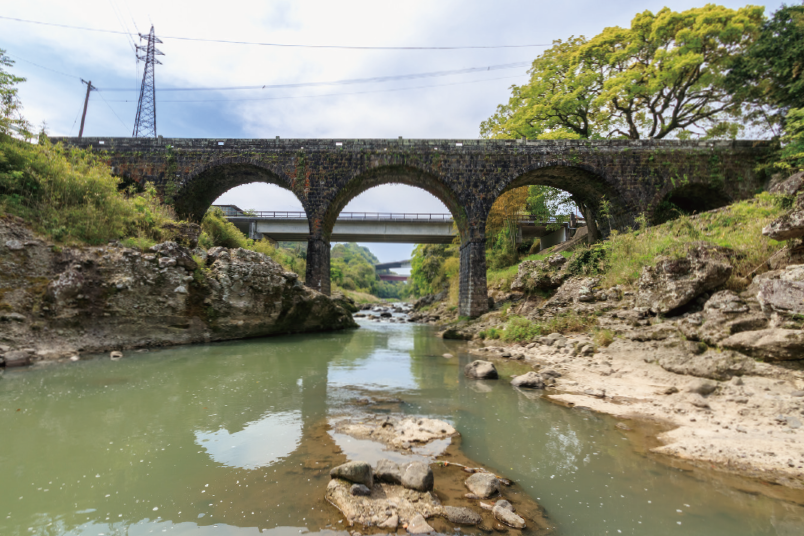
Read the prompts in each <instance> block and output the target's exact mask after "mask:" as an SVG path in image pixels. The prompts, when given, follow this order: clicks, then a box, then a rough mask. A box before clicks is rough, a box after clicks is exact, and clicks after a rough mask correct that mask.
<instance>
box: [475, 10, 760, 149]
mask: <svg viewBox="0 0 804 536" xmlns="http://www.w3.org/2000/svg"><path fill="white" fill-rule="evenodd" d="M762 21H763V8H761V7H756V6H746V7H744V8H740V9H737V10H732V9H727V8H725V7H722V6H715V5H711V4H710V5H706V6H704V7H701V8H694V9H690V10H687V11H683V12H681V13H677V12H674V11H671V10H670V9H668V8H664V9H662V10H661V11H659V12H658V13H656V14H653V13H651V12H650V11H644V12H643V13H640V14H637V15H636V16H635V17H634V19H633V20H632V22H631V27H630V28H620V27H611V28H606V29H605V30H604V31H603V32H602V33H601V34H599V35H597V36H596V37H594V38H592V39H589V40H586V39H585V38H584V37H578V38H572V39H570V40H568V41H566V42H562V41H556V42H555V44H554V46H553V47H552V48H550V49H548V50H547V51H545V52H544V53H543V54H542V55H541V56H540V57H538V58H537V59H536V60H535V61H534V62H533V66H532V68H531V70H530V71H529V72H530V75H531V80H530V82H529V83H528V84H526V85H524V86H513V87H512V97H511V99H510V100H509V102H508V104H507V105H501V106H499V107H498V108H497V113H496V114H495V115H494V116H492V117H491V118H490V119H488V120H487V121H485V122H483V124H481V133H482V135H484V136H486V137H495V138H511V137H520V136H526V137H529V138H530V137H535V136H534V135H539V134H543V133H550V132H552V131H555V130H558V129H563V130H566V131H569V132H573V133H575V134H577V135H578V136H580V137H583V138H594V137H625V138H629V139H639V138H645V137H647V138H657V139H660V138H664V137H667V136H670V135H672V136H676V137H679V138H686V137H689V136H690V135H692V134H699V135H702V136H705V137H733V136H736V134H737V133H738V132H739V130H740V129H741V128H743V124H742V123H743V122H742V117H743V115H744V112H745V108H744V106H743V103H742V102H741V101H740V100H739V99H735V98H733V97H732V95H731V93H730V92H729V91H728V89H727V87H726V83H725V80H726V76H727V74H728V72H729V69H730V68H731V67H732V65H733V63H734V61H735V58H736V57H737V56H739V55H740V54H742V53H744V52H745V50H746V49H747V48H748V47H749V46H750V45H751V43H752V42H753V41H754V40H755V38H756V36H757V35H758V33H759V28H760V26H761V24H762Z"/></svg>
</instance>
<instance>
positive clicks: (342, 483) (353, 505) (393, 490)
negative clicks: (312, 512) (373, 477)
mask: <svg viewBox="0 0 804 536" xmlns="http://www.w3.org/2000/svg"><path fill="white" fill-rule="evenodd" d="M351 489H352V483H351V482H349V481H347V480H342V479H340V478H333V479H332V480H330V481H329V484H327V489H326V492H325V494H324V497H325V499H326V500H327V501H329V502H330V503H331V504H332V505H333V506H335V507H336V508H337V509H338V510H340V511H341V513H342V514H343V515H344V517H346V520H347V521H348V522H349V523H359V524H361V525H364V526H374V525H376V526H380V527H381V528H394V527H395V526H397V524H399V523H410V521H411V520H413V519H414V518H415V517H416V516H417V515H421V516H422V517H424V518H425V519H428V518H431V517H434V516H438V515H443V513H444V512H443V506H441V503H440V502H439V500H438V498H436V496H435V495H433V493H432V492H429V491H427V492H419V491H415V490H411V489H406V488H403V487H402V486H396V485H392V484H386V483H382V482H378V483H377V484H375V486H374V488H373V493H372V494H371V495H369V496H363V495H352V493H351ZM425 532H429V531H425Z"/></svg>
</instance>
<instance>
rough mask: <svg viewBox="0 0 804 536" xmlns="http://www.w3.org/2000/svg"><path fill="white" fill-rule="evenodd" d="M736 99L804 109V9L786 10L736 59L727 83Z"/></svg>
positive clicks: (771, 20)
mask: <svg viewBox="0 0 804 536" xmlns="http://www.w3.org/2000/svg"><path fill="white" fill-rule="evenodd" d="M726 82H727V86H728V88H729V89H730V90H731V91H732V92H733V93H735V94H736V95H737V96H738V97H740V98H742V99H745V100H753V101H756V102H759V103H768V104H770V105H771V106H774V107H776V108H779V109H781V111H782V112H784V111H786V110H788V109H790V108H804V5H794V6H785V5H782V7H781V8H780V9H778V10H777V11H775V12H774V13H773V15H771V18H770V19H769V20H767V21H765V23H764V24H763V25H762V28H761V30H760V32H759V36H758V37H757V39H756V41H754V42H753V43H752V44H751V45H750V46H749V47H748V49H747V50H746V51H745V53H744V54H742V55H740V56H738V57H736V58H735V62H734V65H733V67H732V69H731V72H730V73H729V75H728V76H727V79H726Z"/></svg>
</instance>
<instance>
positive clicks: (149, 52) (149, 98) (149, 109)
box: [132, 25, 164, 138]
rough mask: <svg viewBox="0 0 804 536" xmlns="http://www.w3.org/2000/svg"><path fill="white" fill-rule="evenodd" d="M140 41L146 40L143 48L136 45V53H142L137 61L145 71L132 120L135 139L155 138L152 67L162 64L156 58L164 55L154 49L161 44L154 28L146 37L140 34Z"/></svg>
mask: <svg viewBox="0 0 804 536" xmlns="http://www.w3.org/2000/svg"><path fill="white" fill-rule="evenodd" d="M140 39H147V40H148V44H147V45H145V46H141V45H137V51H138V52H144V53H145V55H144V56H140V55H139V54H138V55H137V59H138V60H142V61H144V62H145V70H144V71H143V73H142V86H141V87H140V100H139V103H138V104H137V118H136V119H135V120H134V132H133V134H132V136H133V137H135V138H155V137H156V93H155V90H154V65H156V64H157V63H158V64H159V65H162V62H160V61H159V60H157V59H156V56H164V54H163V53H162V52H160V51H158V50H157V49H156V44H157V43H161V42H162V41H160V40H159V39H158V38H157V37H156V35H154V27H153V25H152V26H151V31H150V32H149V33H148V35H142V34H140Z"/></svg>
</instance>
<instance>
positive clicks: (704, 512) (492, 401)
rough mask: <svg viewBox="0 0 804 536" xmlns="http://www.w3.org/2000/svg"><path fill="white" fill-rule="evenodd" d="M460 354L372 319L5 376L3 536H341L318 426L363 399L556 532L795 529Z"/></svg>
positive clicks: (327, 442)
mask: <svg viewBox="0 0 804 536" xmlns="http://www.w3.org/2000/svg"><path fill="white" fill-rule="evenodd" d="M462 348H463V347H462V346H461V344H460V343H452V342H451V341H443V340H441V339H439V338H437V337H435V334H434V331H433V330H432V328H429V327H427V326H418V325H412V324H385V323H383V324H379V323H372V322H367V323H364V324H362V327H361V329H359V330H352V331H348V332H341V333H327V334H315V335H299V336H287V337H275V338H267V339H259V340H250V341H241V342H232V343H222V344H211V345H201V346H187V347H179V348H171V349H165V350H159V351H153V352H149V353H132V352H129V353H127V355H126V358H124V359H123V360H121V361H116V362H115V361H111V360H109V359H108V358H105V357H99V358H97V359H90V360H84V361H80V362H78V363H70V364H55V365H50V366H47V367H42V368H37V369H32V370H25V371H17V370H10V371H7V372H6V373H5V375H4V377H3V378H2V379H1V380H0V438H2V439H1V440H0V536H12V535H30V534H36V535H53V536H56V535H62V534H70V535H86V536H97V535H104V536H108V535H129V536H138V535H145V534H162V533H166V534H193V535H204V536H206V535H220V534H226V535H238V536H240V535H256V534H271V535H273V536H280V535H285V534H288V535H290V534H299V533H305V532H323V533H327V532H329V531H336V530H343V528H344V525H343V524H342V523H339V521H340V520H341V519H342V516H341V515H340V514H339V513H338V512H337V511H336V510H335V508H334V507H332V506H330V505H329V504H328V503H326V502H325V501H324V500H323V493H324V489H325V487H326V484H327V481H328V479H329V476H328V468H329V467H330V466H331V465H332V464H335V463H342V462H343V461H344V460H345V459H346V456H347V455H349V454H352V455H353V456H354V452H355V448H357V447H356V446H355V445H352V444H350V443H351V442H350V441H349V440H348V439H345V438H344V437H335V436H336V435H335V434H331V433H329V432H328V431H327V420H328V418H331V417H332V416H333V415H338V414H339V413H341V412H343V411H345V410H346V409H348V408H353V407H354V406H353V404H352V403H353V401H354V400H355V398H357V397H360V396H365V395H366V394H370V395H372V396H393V397H398V398H400V399H401V400H402V401H403V402H404V403H403V404H401V405H400V406H399V407H400V409H401V410H402V411H404V412H407V413H410V414H416V415H426V416H430V417H433V418H440V419H444V420H447V421H449V422H451V423H452V424H453V425H454V426H455V427H456V428H457V429H458V430H459V431H460V432H461V434H462V439H461V443H460V447H461V449H462V451H463V453H464V454H465V455H466V456H468V457H469V458H471V459H473V460H474V461H475V462H477V463H479V464H483V465H485V466H487V467H489V468H491V469H493V470H495V471H497V472H498V473H499V474H502V475H505V476H506V477H509V478H512V479H514V480H515V481H516V482H517V483H518V484H519V485H520V486H521V487H522V488H523V489H524V490H526V491H527V492H529V493H530V494H531V496H532V497H533V498H534V499H537V500H538V502H539V503H540V504H541V505H542V506H543V507H544V509H545V510H546V513H547V515H548V517H549V520H550V522H551V523H552V524H553V525H554V526H555V527H556V534H559V535H602V534H612V535H615V534H644V535H651V536H660V535H665V534H678V535H701V536H717V535H724V536H725V535H729V536H739V535H801V534H804V508H802V506H800V505H797V504H795V503H794V502H791V501H784V500H777V499H771V498H768V497H766V496H765V495H763V494H757V493H748V492H743V491H737V490H736V489H735V488H734V487H733V486H730V485H728V484H727V481H726V480H724V479H725V478H726V477H722V476H720V475H718V474H716V473H702V472H700V471H689V470H683V469H680V468H673V467H670V466H669V465H667V464H666V463H663V462H662V461H661V460H659V459H656V458H655V457H653V456H650V455H645V454H644V453H640V451H641V450H643V449H639V448H636V446H635V445H636V444H637V443H638V442H635V441H632V439H631V438H627V437H625V436H624V435H623V432H620V431H619V430H617V429H616V428H615V427H614V424H615V422H616V421H614V420H613V419H610V418H607V417H604V416H599V415H596V414H593V413H591V412H588V411H585V410H578V409H568V408H564V407H560V406H557V405H554V404H551V403H549V402H546V401H544V400H540V399H539V398H538V394H537V393H524V392H520V391H517V390H515V389H513V388H512V387H511V386H510V385H509V384H508V381H507V379H508V378H510V376H511V375H512V374H514V373H515V372H519V371H521V370H522V368H521V365H517V364H514V363H512V364H509V365H507V366H505V365H503V366H499V369H500V372H501V375H502V379H501V380H499V381H496V382H495V381H492V382H477V381H470V380H467V379H465V378H464V377H463V375H462V366H463V365H464V364H465V363H467V362H468V361H469V360H470V357H469V356H468V355H467V354H465V353H464V352H462V351H461V350H462ZM448 351H449V352H452V353H455V354H456V358H453V359H445V358H443V357H441V355H442V354H443V353H444V352H448ZM507 367H508V368H507ZM355 443H359V442H355ZM338 448H340V449H341V451H340V452H338ZM728 482H731V483H733V479H732V480H730V481H728ZM436 486H437V484H436ZM400 532H404V531H402V529H400ZM477 532H478V530H477V529H467V528H464V529H463V533H470V534H474V533H477Z"/></svg>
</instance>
